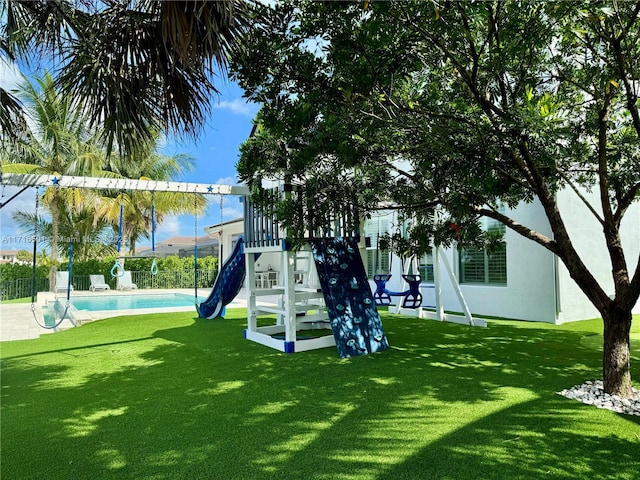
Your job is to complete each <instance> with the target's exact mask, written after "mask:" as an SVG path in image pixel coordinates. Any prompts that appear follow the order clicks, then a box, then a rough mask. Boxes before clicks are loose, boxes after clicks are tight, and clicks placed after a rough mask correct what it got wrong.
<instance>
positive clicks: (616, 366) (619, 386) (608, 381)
mask: <svg viewBox="0 0 640 480" xmlns="http://www.w3.org/2000/svg"><path fill="white" fill-rule="evenodd" d="M602 318H603V320H604V349H603V361H602V378H603V383H604V391H605V392H607V393H608V394H610V395H619V396H620V397H626V398H628V397H630V396H631V393H632V390H631V362H630V350H629V332H630V330H631V318H632V315H631V309H623V308H620V307H619V306H618V305H617V304H616V302H615V301H614V302H613V303H612V304H611V306H610V308H609V309H608V310H607V311H606V312H604V313H603V315H602Z"/></svg>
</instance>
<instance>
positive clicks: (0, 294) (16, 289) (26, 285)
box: [0, 278, 49, 300]
mask: <svg viewBox="0 0 640 480" xmlns="http://www.w3.org/2000/svg"><path fill="white" fill-rule="evenodd" d="M32 288H33V286H32V279H31V278H17V279H15V280H8V281H6V282H0V300H13V299H14V298H25V297H30V296H31V292H32ZM48 291H49V279H48V278H36V292H48Z"/></svg>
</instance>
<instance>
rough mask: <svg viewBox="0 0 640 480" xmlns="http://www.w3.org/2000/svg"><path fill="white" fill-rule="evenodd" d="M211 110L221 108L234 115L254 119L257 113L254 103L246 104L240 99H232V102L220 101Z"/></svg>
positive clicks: (256, 106)
mask: <svg viewBox="0 0 640 480" xmlns="http://www.w3.org/2000/svg"><path fill="white" fill-rule="evenodd" d="M213 108H221V109H224V110H229V111H230V112H231V113H233V114H235V115H244V116H245V117H252V118H253V117H254V116H255V114H256V113H257V112H258V105H256V104H255V103H247V102H246V101H245V100H243V99H242V98H234V99H233V100H222V101H220V102H218V103H217V104H216V105H214V106H213Z"/></svg>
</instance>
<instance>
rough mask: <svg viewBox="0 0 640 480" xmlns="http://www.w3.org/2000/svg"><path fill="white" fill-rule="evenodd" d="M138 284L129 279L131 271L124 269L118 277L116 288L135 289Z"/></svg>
mask: <svg viewBox="0 0 640 480" xmlns="http://www.w3.org/2000/svg"><path fill="white" fill-rule="evenodd" d="M137 289H138V286H137V285H136V284H135V283H133V281H132V280H131V272H130V271H128V270H126V271H125V272H124V273H123V274H122V276H121V277H118V290H137Z"/></svg>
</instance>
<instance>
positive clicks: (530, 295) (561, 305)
mask: <svg viewBox="0 0 640 480" xmlns="http://www.w3.org/2000/svg"><path fill="white" fill-rule="evenodd" d="M584 195H585V196H587V198H589V199H592V200H594V197H596V194H595V193H593V194H589V193H587V192H585V193H584ZM557 198H558V204H559V207H560V211H561V213H562V215H563V218H564V221H565V223H566V226H567V229H568V231H569V233H570V235H571V237H572V239H573V242H574V246H575V248H576V249H577V251H578V252H579V253H580V255H581V256H582V258H583V260H584V262H585V263H586V264H587V266H588V267H589V268H590V269H591V271H592V273H593V274H594V275H595V276H596V278H597V279H598V280H599V281H600V282H602V284H604V285H606V286H608V287H609V289H610V291H611V293H613V286H612V280H611V273H610V269H611V267H610V264H609V261H608V256H607V251H606V247H605V243H604V238H603V234H602V228H601V226H600V225H599V224H598V222H597V221H596V219H595V218H594V217H593V215H592V214H591V213H590V212H589V211H588V209H587V208H586V206H585V205H584V204H583V203H582V201H581V200H580V199H579V198H578V197H577V195H575V193H574V192H573V191H571V190H564V191H561V192H559V193H558V197H557ZM592 204H597V199H595V200H594V201H593V202H592ZM505 213H506V214H507V215H509V216H511V217H512V218H514V219H515V220H516V221H518V222H520V223H522V224H523V225H526V226H528V227H530V228H532V229H534V230H536V231H538V232H540V233H542V234H545V235H549V236H551V229H550V226H549V223H548V221H547V219H546V217H545V215H544V211H543V209H542V206H541V205H540V203H539V202H537V201H535V202H533V203H528V204H525V203H523V204H521V205H519V206H518V207H517V208H516V209H514V210H509V209H505ZM397 224H398V222H397V218H396V214H395V213H394V212H392V211H389V212H387V213H385V212H383V213H381V214H379V215H377V216H373V217H372V218H371V219H368V220H366V221H365V225H364V231H363V233H364V236H365V237H368V239H369V240H368V242H367V247H366V250H365V249H364V242H362V243H363V250H362V253H363V257H364V258H363V260H364V264H365V267H366V269H367V274H368V276H369V278H370V279H372V278H373V275H374V274H375V273H391V274H392V277H391V279H390V281H389V282H388V283H387V287H388V289H389V290H391V291H402V290H404V289H405V288H406V286H405V285H403V284H402V277H401V273H402V265H401V261H400V259H398V258H395V257H390V255H389V253H388V252H382V251H380V250H378V249H377V237H378V235H381V234H383V233H385V232H393V231H394V229H395V228H396V227H397ZM485 227H486V228H499V229H502V230H503V231H504V240H505V248H504V250H503V251H498V252H495V253H493V254H492V255H489V254H487V253H486V252H484V251H469V250H467V251H458V250H457V249H455V248H452V249H448V250H445V256H446V258H447V260H448V263H449V264H450V265H451V267H452V270H453V273H454V274H455V277H456V279H457V283H458V285H459V286H460V289H461V291H462V294H463V295H464V298H465V300H466V303H467V305H468V307H469V309H470V311H471V313H473V314H474V315H478V316H495V317H505V318H511V319H519V320H529V321H541V322H548V323H555V324H560V323H564V322H570V321H576V320H584V319H589V318H595V317H599V316H600V315H599V313H598V312H597V310H596V309H595V308H594V307H593V306H592V305H591V303H590V302H589V300H588V299H587V298H586V296H585V295H584V293H582V291H580V289H579V288H578V286H577V285H576V284H575V282H574V281H573V280H572V279H571V277H570V276H569V273H568V272H567V269H566V268H565V267H564V265H563V264H562V262H560V261H559V260H558V259H557V257H555V256H554V255H553V254H552V253H551V252H549V251H548V250H546V249H545V248H543V247H541V246H540V245H538V244H536V243H534V242H532V241H531V240H528V239H525V238H523V237H522V236H520V235H519V234H517V233H515V232H513V231H511V230H509V229H504V226H502V225H501V224H498V223H497V222H494V221H492V220H490V219H485ZM243 228H244V226H243V219H242V218H238V219H234V220H231V221H228V222H224V223H222V224H218V225H213V226H210V227H206V228H205V232H206V233H207V235H209V236H211V237H213V238H216V239H219V237H220V235H221V233H222V237H223V240H222V242H221V245H222V251H221V254H220V258H221V259H222V261H224V260H225V259H226V257H227V256H228V252H231V251H232V249H233V246H234V245H235V242H236V240H237V238H238V236H239V235H241V234H242V233H243ZM621 236H622V241H623V246H624V248H625V252H626V254H627V261H628V262H629V270H630V272H633V270H634V269H635V266H636V263H637V261H638V258H639V256H640V203H638V202H636V203H635V204H634V205H633V206H632V207H631V208H630V209H629V211H628V212H627V214H626V217H625V220H624V222H623V224H622V228H621ZM279 258H280V257H279V254H278V253H268V252H267V253H264V254H262V256H261V257H260V258H259V259H258V260H257V261H256V264H255V268H256V273H258V274H259V273H265V272H268V271H274V272H276V273H279V270H280V268H281V267H280V265H281V262H280V260H279ZM308 268H311V269H313V268H315V267H314V265H313V262H308ZM418 269H419V273H420V274H421V276H422V283H421V288H420V290H421V292H422V295H423V299H424V300H423V305H424V306H435V292H434V288H433V287H434V275H433V256H432V255H425V256H424V257H423V258H422V259H420V261H419V262H418ZM312 275H313V274H312ZM257 278H262V277H261V276H260V275H258V276H257ZM275 278H276V279H277V278H278V277H277V275H276V277H275ZM276 281H277V280H276ZM440 283H441V285H440V287H441V289H442V293H443V303H444V305H443V306H444V309H445V310H449V311H455V312H460V311H461V308H460V303H459V301H458V298H457V295H456V293H455V290H454V286H453V285H452V283H451V281H450V280H449V278H448V277H447V275H445V274H444V273H443V275H442V280H441V282H440ZM258 286H259V285H258ZM371 287H372V290H375V284H374V282H373V281H371ZM394 299H395V300H397V299H398V297H394ZM634 313H640V302H639V303H638V304H637V305H636V308H635V310H634Z"/></svg>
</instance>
